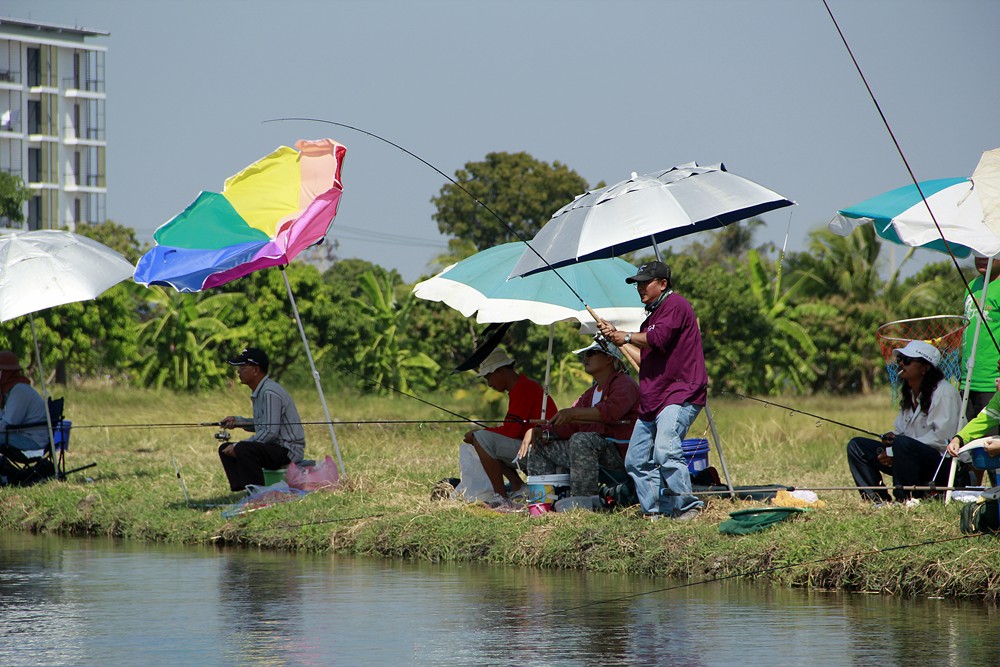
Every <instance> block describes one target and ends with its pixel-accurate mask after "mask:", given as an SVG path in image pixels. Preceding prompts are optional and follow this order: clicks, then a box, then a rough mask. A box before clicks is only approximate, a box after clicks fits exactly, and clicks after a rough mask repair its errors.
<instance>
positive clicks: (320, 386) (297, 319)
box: [281, 266, 346, 475]
mask: <svg viewBox="0 0 1000 667" xmlns="http://www.w3.org/2000/svg"><path fill="white" fill-rule="evenodd" d="M281 277H282V278H284V279H285V288H286V289H287V290H288V300H289V301H290V302H291V304H292V312H293V313H294V314H295V323H296V324H297V325H299V334H301V335H302V344H303V345H305V348H306V358H308V359H309V368H310V369H312V376H313V380H315V381H316V391H317V392H319V402H320V404H321V405H322V406H323V414H324V415H326V424H327V426H329V427H330V439H331V440H333V450H334V451H335V452H336V453H337V467H338V468H339V469H340V474H341V475H344V474H346V471H345V470H344V460H343V459H342V458H341V457H340V445H339V444H337V434H336V432H335V431H334V430H333V418H331V417H330V408H329V407H327V405H326V396H324V395H323V384H322V383H321V382H320V380H319V371H317V370H316V363H315V362H314V361H313V356H312V351H310V349H309V340H308V339H307V338H306V330H305V328H303V326H302V318H300V317H299V307H298V306H296V305H295V295H294V294H292V285H291V283H289V282H288V274H287V273H285V267H283V266H282V267H281Z"/></svg>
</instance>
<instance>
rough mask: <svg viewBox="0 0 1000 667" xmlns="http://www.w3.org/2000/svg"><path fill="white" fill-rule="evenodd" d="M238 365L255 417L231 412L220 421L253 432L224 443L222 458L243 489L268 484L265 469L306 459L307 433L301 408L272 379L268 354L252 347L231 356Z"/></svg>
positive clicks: (233, 483) (232, 478) (233, 486)
mask: <svg viewBox="0 0 1000 667" xmlns="http://www.w3.org/2000/svg"><path fill="white" fill-rule="evenodd" d="M228 361H229V363H230V364H231V365H233V366H236V372H237V373H238V374H239V378H240V382H241V383H243V384H245V385H246V386H248V387H250V390H251V393H250V401H251V403H252V404H253V419H247V418H245V417H235V416H230V417H226V418H224V419H223V420H222V421H220V422H219V424H220V426H222V427H223V428H236V427H237V426H238V427H240V428H242V429H244V430H246V431H250V432H252V433H253V436H251V437H249V438H247V439H246V440H241V441H240V442H235V443H232V444H230V443H223V444H222V445H220V446H219V459H221V460H222V467H223V469H224V470H225V471H226V477H227V478H229V488H230V489H232V490H233V491H242V490H243V489H245V488H246V487H247V485H248V484H256V485H258V486H260V485H263V484H264V469H265V468H267V469H269V470H270V469H274V468H284V467H286V466H287V465H288V464H289V463H290V462H292V463H298V462H300V461H301V460H302V457H303V455H304V454H305V450H306V434H305V431H304V430H303V428H302V420H301V419H300V418H299V411H298V410H297V409H296V408H295V402H294V401H292V397H291V396H289V395H288V392H287V391H285V389H284V388H283V387H282V386H281V385H280V384H278V383H277V382H275V381H274V380H272V379H271V378H270V377H269V376H268V374H267V370H268V367H269V362H268V359H267V355H266V354H264V352H262V351H261V350H258V349H257V348H254V347H248V348H246V349H245V350H243V351H242V352H241V353H239V354H238V355H237V356H235V357H233V358H232V359H229V360H228Z"/></svg>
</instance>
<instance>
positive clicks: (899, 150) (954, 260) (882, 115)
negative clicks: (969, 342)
mask: <svg viewBox="0 0 1000 667" xmlns="http://www.w3.org/2000/svg"><path fill="white" fill-rule="evenodd" d="M822 2H823V6H824V7H825V8H826V13H827V14H829V15H830V20H831V21H832V22H833V27H834V28H836V29H837V34H838V35H840V41H841V42H843V44H844V48H845V49H847V54H848V55H849V56H850V57H851V62H853V63H854V68H855V69H856V70H857V71H858V76H860V77H861V81H862V83H864V85H865V90H867V91H868V96H869V97H870V98H871V100H872V103H873V104H874V105H875V109H876V110H877V111H878V115H879V117H880V118H881V119H882V124H883V125H885V129H886V131H887V132H888V133H889V137H890V138H891V139H892V143H893V145H895V147H896V152H897V153H899V157H900V159H901V160H902V161H903V166H905V167H906V171H907V173H908V174H909V175H910V180H911V181H913V185H914V187H916V189H917V193H918V194H919V195H920V200H921V201H923V203H924V207H925V208H926V209H927V213H928V214H930V216H931V222H933V223H934V227H935V229H937V232H938V235H939V236H940V237H941V240H942V241H943V242H944V247H945V249H946V250H947V251H948V256H949V257H951V262H952V264H953V265H954V266H955V270H956V271H957V272H958V276H959V278H961V279H962V284H963V285H965V292H966V294H968V295H969V296H970V297H971V298H972V302H973V303H974V304H975V305H976V311H977V312H978V313H979V318H980V321H981V322H986V315H985V314H984V313H983V309H982V307H981V306H980V305H979V301H978V300H977V299H976V295H975V294H973V293H972V287H971V286H970V285H969V281H967V280H966V279H965V275H964V274H963V273H962V268H961V267H960V266H959V265H958V258H957V257H955V253H954V252H952V250H951V243H949V242H948V239H946V238H945V236H944V231H942V230H941V225H939V224H938V221H937V217H936V216H935V215H934V211H933V210H931V205H930V203H929V202H928V201H927V197H925V196H924V191H923V188H921V187H920V182H919V181H917V177H916V175H915V174H914V173H913V169H911V168H910V162H909V160H907V159H906V155H905V154H904V153H903V147H902V146H900V144H899V141H897V139H896V134H895V133H894V132H893V131H892V127H891V126H890V125H889V119H888V118H886V115H885V113H884V112H883V111H882V105H880V104H879V101H878V99H877V98H876V97H875V91H873V90H872V87H871V86H870V85H869V84H868V79H867V77H865V73H864V72H863V71H862V70H861V65H860V63H858V59H857V58H855V57H854V51H852V50H851V45H850V44H848V43H847V37H845V36H844V32H843V30H841V29H840V24H839V23H837V19H836V17H835V16H834V15H833V10H831V9H830V4H829V3H828V2H827V0H822ZM984 328H985V329H986V332H987V333H989V335H990V340H992V341H993V347H994V348H996V350H997V351H998V352H1000V343H997V339H996V336H994V335H993V331H992V330H991V329H990V327H984Z"/></svg>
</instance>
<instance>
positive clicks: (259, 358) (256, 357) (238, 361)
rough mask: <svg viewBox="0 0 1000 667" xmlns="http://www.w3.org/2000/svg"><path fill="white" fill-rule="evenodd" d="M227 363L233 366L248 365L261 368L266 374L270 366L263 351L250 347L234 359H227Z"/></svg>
mask: <svg viewBox="0 0 1000 667" xmlns="http://www.w3.org/2000/svg"><path fill="white" fill-rule="evenodd" d="M227 361H228V362H229V363H230V364H232V365H233V366H244V365H246V364H253V365H254V366H260V369H261V370H262V371H264V372H265V373H266V372H267V368H268V366H269V363H268V360H267V355H266V354H264V351H263V350H258V349H257V348H255V347H248V348H246V349H244V350H243V351H242V352H240V353H239V354H238V355H236V356H235V357H233V358H232V359H227Z"/></svg>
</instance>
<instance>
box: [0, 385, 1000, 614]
mask: <svg viewBox="0 0 1000 667" xmlns="http://www.w3.org/2000/svg"><path fill="white" fill-rule="evenodd" d="M293 393H294V394H295V396H296V397H297V401H298V404H299V408H300V410H301V412H302V417H303V419H304V420H305V421H321V420H322V419H323V416H322V415H323V413H322V410H321V408H320V406H319V404H318V401H317V399H316V397H315V392H314V391H310V390H309V389H300V390H296V391H295V392H293ZM421 397H422V398H424V399H426V400H428V401H430V402H432V403H437V404H440V405H444V406H446V407H448V408H449V409H451V410H454V411H455V412H458V413H460V414H467V415H474V416H477V417H480V418H491V417H496V416H498V415H497V414H496V412H497V410H498V409H499V405H500V404H499V403H496V402H494V403H492V404H486V403H484V402H483V401H482V396H481V395H479V394H476V393H475V392H468V393H466V394H463V395H458V396H421ZM66 398H67V414H68V417H69V418H70V419H72V420H73V423H74V429H73V433H72V438H71V449H70V452H69V455H68V467H70V468H72V467H75V466H79V465H83V464H85V463H90V462H95V463H97V466H96V467H94V468H90V469H88V470H85V471H82V472H79V473H76V474H74V475H71V476H70V478H69V479H68V480H66V481H64V482H55V483H48V484H42V485H38V486H35V487H31V488H27V489H14V488H7V489H0V526H3V527H4V528H5V529H10V530H26V531H35V532H51V533H60V534H74V535H83V534H98V535H108V536H115V537H121V538H127V539H136V540H152V541H161V542H176V543H189V544H204V543H225V544H244V545H253V546H261V547H267V548H276V549H307V550H314V551H343V552H350V553H358V554H368V555H379V556H388V557H399V558H410V559H422V560H428V561H467V560H476V561H483V562H489V563H497V564H513V565H526V566H535V567H554V568H585V569H589V570H594V571H601V572H617V573H633V574H643V575H649V576H673V577H682V578H684V577H693V578H695V579H703V578H712V577H715V578H718V577H730V576H750V577H752V578H760V579H762V580H768V581H772V582H775V583H777V584H780V585H785V586H807V587H813V588H820V589H842V590H854V591H873V592H880V593H891V594H902V595H912V596H927V595H943V596H949V597H965V598H979V599H987V600H995V599H996V598H997V595H998V594H997V591H998V590H1000V586H998V585H997V584H998V581H997V580H998V577H1000V552H998V550H997V549H996V543H995V542H994V538H992V537H988V536H987V537H972V538H967V539H953V538H962V535H961V534H960V532H959V518H958V514H959V504H958V503H952V504H950V505H948V506H945V505H944V504H943V503H932V502H925V503H923V504H921V505H920V506H918V507H915V508H904V507H902V506H898V507H890V508H887V509H875V508H872V507H871V506H870V505H868V504H866V503H863V502H861V500H860V498H859V496H858V494H857V493H856V492H846V491H844V492H837V491H831V492H822V491H821V492H819V495H820V497H821V498H822V499H823V501H824V502H825V503H826V507H825V508H823V509H818V510H815V511H811V512H809V513H807V514H805V515H801V516H800V517H798V518H796V519H794V520H791V521H788V522H784V523H781V524H778V525H777V526H775V527H773V528H771V529H769V530H767V531H765V532H762V533H758V534H754V535H747V536H743V537H733V536H728V535H722V534H720V533H719V532H718V524H719V523H720V522H721V521H723V520H725V519H726V518H728V513H729V512H731V511H733V510H735V509H742V508H745V507H749V506H753V505H755V504H757V503H745V502H736V503H734V502H732V501H730V500H728V499H724V498H715V499H712V500H711V501H710V502H709V505H708V508H707V510H706V512H705V513H704V515H703V516H702V517H701V518H699V519H697V520H695V521H693V522H688V523H682V524H680V523H673V522H669V521H661V522H657V523H649V522H646V521H642V520H641V519H639V518H638V516H637V513H636V512H635V510H624V511H621V512H614V513H606V514H593V513H588V512H573V513H567V514H549V515H545V516H542V517H534V518H533V517H528V516H526V515H525V514H500V513H496V512H493V511H491V510H489V509H486V508H484V507H483V506H481V505H467V504H465V503H461V502H456V501H451V500H431V497H430V496H431V490H432V487H433V485H434V483H435V482H437V481H438V480H441V479H443V478H446V477H454V476H457V461H458V445H459V443H460V442H461V441H462V434H463V433H465V431H466V430H468V428H469V427H468V425H467V424H462V423H456V424H426V425H387V424H366V425H340V426H338V427H337V429H336V433H337V438H338V441H339V444H340V448H341V451H342V453H343V457H344V463H345V466H346V469H347V477H346V479H345V480H344V484H343V486H342V487H341V488H340V489H339V490H337V491H335V492H327V493H313V494H310V495H308V496H306V497H305V498H304V499H302V500H301V501H298V502H294V503H287V504H282V505H276V506H273V507H269V508H266V509H263V510H260V511H257V512H253V513H250V514H246V515H242V516H239V517H235V518H233V519H230V520H226V519H223V518H222V516H221V511H220V509H221V508H220V506H221V505H225V504H229V503H233V502H235V501H236V500H238V499H239V498H240V497H241V496H240V495H239V494H231V493H229V492H228V486H227V484H226V481H225V477H224V475H223V473H222V470H221V467H220V465H219V462H218V457H217V455H216V452H215V450H216V447H217V442H216V441H215V440H214V438H213V433H214V432H215V430H216V429H215V428H213V427H201V426H194V425H193V424H196V423H198V422H208V421H217V420H218V419H220V418H221V417H223V416H225V415H228V414H247V413H248V412H249V400H248V396H247V390H246V389H245V388H242V387H233V388H231V389H229V390H226V391H222V392H219V393H216V394H211V395H199V396H188V395H179V394H172V393H169V392H163V393H157V392H152V391H138V390H133V389H108V388H74V389H71V390H67V391H66ZM558 398H561V399H563V400H561V401H560V402H559V403H560V405H568V404H569V400H567V397H557V399H558ZM328 400H329V402H330V409H331V412H332V414H334V415H335V417H336V418H337V419H340V420H343V421H357V420H380V419H382V420H384V419H428V420H441V419H451V417H450V416H449V415H447V414H446V413H443V412H441V411H439V410H436V409H434V408H433V407H430V406H428V405H424V404H421V403H419V402H417V401H414V400H412V399H408V398H405V397H401V396H396V397H371V396H357V395H354V394H345V393H340V392H337V393H331V394H330V395H328ZM778 402H784V403H787V404H789V405H791V406H793V407H795V408H797V409H800V410H804V411H807V412H812V413H815V414H819V415H823V416H825V417H828V418H830V419H834V420H837V421H841V422H845V423H848V424H852V425H854V426H856V427H858V428H862V429H866V430H871V431H874V432H882V431H884V430H887V429H888V428H889V427H890V426H891V423H892V419H893V416H894V414H895V408H894V407H893V406H892V405H890V404H889V401H888V399H887V398H886V397H885V396H876V397H856V398H809V399H802V398H786V399H779V400H778ZM711 407H712V410H713V414H714V417H715V420H716V424H717V427H718V430H719V434H720V437H721V439H722V444H723V451H724V453H725V455H726V459H727V463H728V467H729V471H730V474H731V475H732V477H733V480H734V482H735V483H737V484H766V483H783V484H789V485H793V486H796V487H800V488H809V487H828V486H846V485H850V484H851V477H850V474H849V472H848V470H847V464H846V461H845V456H844V448H845V445H846V442H847V440H848V439H849V438H850V437H852V436H853V435H854V432H853V431H851V430H849V429H846V428H843V427H840V426H834V425H831V424H828V423H825V422H818V421H817V420H816V419H814V418H811V417H806V416H802V415H798V414H793V413H790V412H789V411H788V410H784V409H779V408H775V407H765V406H764V405H762V404H760V403H755V402H752V401H748V400H738V399H729V398H727V399H725V400H714V401H713V402H712V404H711ZM158 424H177V425H183V426H171V427H161V426H156V425H158ZM116 425H129V426H127V427H120V426H116ZM707 428H708V425H707V422H706V420H705V417H704V416H702V417H699V420H698V421H697V422H696V423H695V425H694V427H693V428H692V430H691V433H690V437H699V436H701V435H702V434H703V433H705V432H706V431H707ZM306 435H307V440H308V443H309V444H308V448H307V455H308V456H309V457H310V458H322V457H323V456H325V455H327V454H331V455H332V454H333V445H332V443H331V441H330V437H329V432H328V430H327V428H326V427H325V426H322V425H310V426H307V427H306ZM710 456H711V463H712V464H713V465H715V466H716V467H717V468H719V469H720V471H721V466H719V457H718V454H717V452H716V451H715V450H714V449H713V451H712V453H711V455H710ZM175 460H176V462H177V465H178V466H179V468H180V471H181V475H182V478H183V481H184V483H185V485H186V487H187V490H188V493H189V494H190V496H191V505H190V506H189V505H188V504H187V503H186V502H185V500H184V496H183V494H182V492H181V488H180V483H179V480H178V479H177V475H176V474H175V472H174V464H173V462H174V461H175ZM949 539H950V540H951V541H945V542H941V543H937V544H924V543H929V542H936V541H939V540H949ZM901 545H918V546H913V547H912V548H904V549H897V550H892V551H884V552H883V551H880V550H883V549H887V548H891V547H897V546H901Z"/></svg>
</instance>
